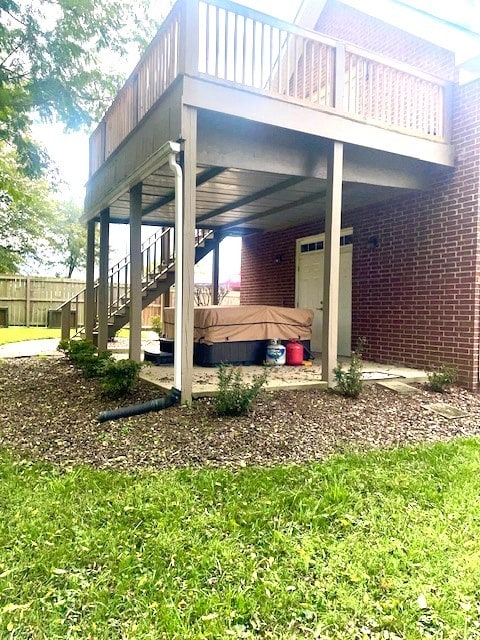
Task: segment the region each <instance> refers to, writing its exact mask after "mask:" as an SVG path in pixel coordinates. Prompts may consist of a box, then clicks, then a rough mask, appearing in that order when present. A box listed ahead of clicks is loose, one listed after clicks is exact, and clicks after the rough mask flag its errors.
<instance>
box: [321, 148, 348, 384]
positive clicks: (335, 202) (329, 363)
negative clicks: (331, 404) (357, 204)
mask: <svg viewBox="0 0 480 640" xmlns="http://www.w3.org/2000/svg"><path fill="white" fill-rule="evenodd" d="M342 179H343V143H342V142H337V141H332V143H331V146H330V149H329V150H328V158H327V193H326V211H325V254H324V275H323V278H324V279H323V336H322V380H324V381H325V382H327V383H328V386H329V387H333V386H334V374H333V370H334V368H335V367H336V366H337V349H338V345H337V343H338V299H339V295H338V291H339V282H340V230H341V219H342Z"/></svg>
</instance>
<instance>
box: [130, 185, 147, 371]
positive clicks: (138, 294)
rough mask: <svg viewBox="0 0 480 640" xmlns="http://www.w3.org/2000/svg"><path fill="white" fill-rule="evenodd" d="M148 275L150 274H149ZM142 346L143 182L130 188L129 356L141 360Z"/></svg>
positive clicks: (136, 360) (137, 360)
mask: <svg viewBox="0 0 480 640" xmlns="http://www.w3.org/2000/svg"><path fill="white" fill-rule="evenodd" d="M147 277H148V274H147ZM141 346H142V183H141V182H139V183H138V184H136V185H135V186H134V187H133V188H132V189H130V342H129V358H130V359H131V360H135V362H140V361H141Z"/></svg>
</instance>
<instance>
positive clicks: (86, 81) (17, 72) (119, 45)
mask: <svg viewBox="0 0 480 640" xmlns="http://www.w3.org/2000/svg"><path fill="white" fill-rule="evenodd" d="M147 8H148V0H122V1H121V2H117V1H116V0H75V2H72V0H24V1H22V0H19V1H16V0H0V140H3V141H6V142H9V143H10V144H12V146H14V147H15V148H16V149H17V153H18V162H19V164H20V166H21V167H23V168H24V169H25V171H26V172H27V173H28V174H29V175H36V176H38V175H39V174H40V172H41V171H42V169H43V168H44V167H45V164H46V156H45V154H44V153H42V151H41V150H40V149H39V148H38V147H37V146H36V145H35V143H34V142H33V141H32V140H31V138H30V136H29V127H30V124H31V119H32V114H34V115H35V114H36V115H37V116H39V117H40V118H41V119H43V120H46V121H51V120H53V119H59V120H60V121H62V122H64V123H65V125H66V127H67V128H70V129H74V128H78V127H81V126H83V125H89V124H91V122H92V119H98V118H99V116H100V114H101V113H102V112H103V111H104V110H105V108H106V106H107V105H108V104H109V103H110V101H111V98H112V96H113V95H114V94H115V92H116V90H117V89H118V86H119V83H120V81H121V79H122V78H121V77H120V76H119V75H118V74H112V73H105V64H104V62H103V64H101V61H104V59H105V52H107V51H109V52H113V53H115V54H116V55H117V56H122V55H124V54H125V53H126V51H127V48H128V47H131V46H132V43H133V44H137V45H138V46H139V47H140V48H143V47H144V46H145V44H146V42H148V40H150V38H151V36H152V35H153V32H154V24H153V22H152V20H150V19H149V18H148V12H147Z"/></svg>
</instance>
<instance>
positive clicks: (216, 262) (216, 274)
mask: <svg viewBox="0 0 480 640" xmlns="http://www.w3.org/2000/svg"><path fill="white" fill-rule="evenodd" d="M219 278H220V244H217V245H216V246H215V248H214V249H213V260H212V304H218V282H219Z"/></svg>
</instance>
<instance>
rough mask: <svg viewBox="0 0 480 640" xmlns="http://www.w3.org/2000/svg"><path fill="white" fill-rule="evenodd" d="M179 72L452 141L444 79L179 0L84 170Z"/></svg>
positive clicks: (206, 3)
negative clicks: (449, 136)
mask: <svg viewBox="0 0 480 640" xmlns="http://www.w3.org/2000/svg"><path fill="white" fill-rule="evenodd" d="M183 74H186V75H192V76H197V77H204V78H209V79H210V80H212V81H215V82H220V83H222V84H228V85H232V86H240V87H244V88H245V89H246V90H249V91H254V92H256V93H262V94H266V95H270V96H273V97H276V98H280V99H284V100H291V101H294V102H297V103H300V104H305V105H308V106H310V107H317V108H319V109H333V110H335V111H337V112H339V113H343V114H348V116H349V117H351V118H356V119H361V120H364V121H368V122H371V123H374V124H379V125H382V126H388V127H392V128H395V129H398V130H402V131H405V132H409V133H411V134H412V135H420V136H427V137H430V138H433V139H437V140H441V141H443V140H448V126H447V125H448V118H449V116H450V114H446V103H447V101H446V91H447V87H448V83H447V82H446V81H443V80H441V79H439V78H436V77H434V76H431V75H429V74H427V73H424V72H422V71H419V70H417V69H414V68H413V67H410V66H408V65H406V64H402V63H400V62H397V61H395V60H390V59H388V58H385V57H383V56H380V55H377V54H374V53H371V52H368V51H366V50H362V49H359V48H357V47H353V46H350V45H345V44H343V43H341V42H337V41H335V40H333V39H331V38H328V37H325V36H322V35H321V34H318V33H315V32H313V31H309V30H306V29H303V28H300V27H298V26H296V25H292V24H289V23H287V22H283V21H281V20H277V19H275V18H272V17H270V16H267V15H265V14H262V13H259V12H257V11H254V10H251V9H248V8H247V7H243V6H240V5H237V4H234V3H232V2H230V1H229V0H178V2H177V3H176V5H175V6H174V7H173V9H172V11H171V12H170V14H169V16H168V17H167V18H166V20H165V22H164V23H163V25H162V26H161V27H160V29H159V31H158V33H157V35H156V37H155V38H154V40H153V41H152V43H151V44H150V46H149V47H148V48H147V50H146V51H145V53H144V55H143V57H142V59H141V60H140V62H139V63H138V65H137V66H136V68H135V70H134V71H133V73H132V74H131V76H130V78H129V79H128V80H127V82H126V83H125V85H124V87H123V88H122V89H121V91H120V92H119V94H118V95H117V97H116V98H115V100H114V102H113V104H112V106H111V107H110V109H109V110H108V111H107V113H106V114H105V116H104V118H103V120H102V122H101V123H100V124H99V126H98V127H97V129H96V130H95V131H94V133H93V134H92V136H91V140H90V174H92V173H94V172H95V171H96V170H97V169H98V168H99V167H100V166H101V165H102V163H103V162H104V161H105V160H106V159H107V158H108V156H109V155H110V154H111V153H112V152H113V151H114V150H115V149H116V148H117V147H118V146H119V145H120V143H121V142H122V141H123V140H124V139H125V138H126V137H127V136H128V134H129V133H130V132H131V131H132V130H133V129H134V128H135V126H136V125H137V124H138V122H139V121H140V120H141V119H142V118H143V116H144V115H145V114H146V113H147V112H148V111H149V110H150V109H151V108H152V107H153V106H154V105H155V104H156V103H157V101H158V100H159V98H160V97H161V96H162V95H163V93H164V92H165V91H166V90H167V89H168V87H169V86H170V85H171V84H172V82H173V81H174V80H175V78H177V77H178V76H180V75H183ZM447 116H448V117H447Z"/></svg>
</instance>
